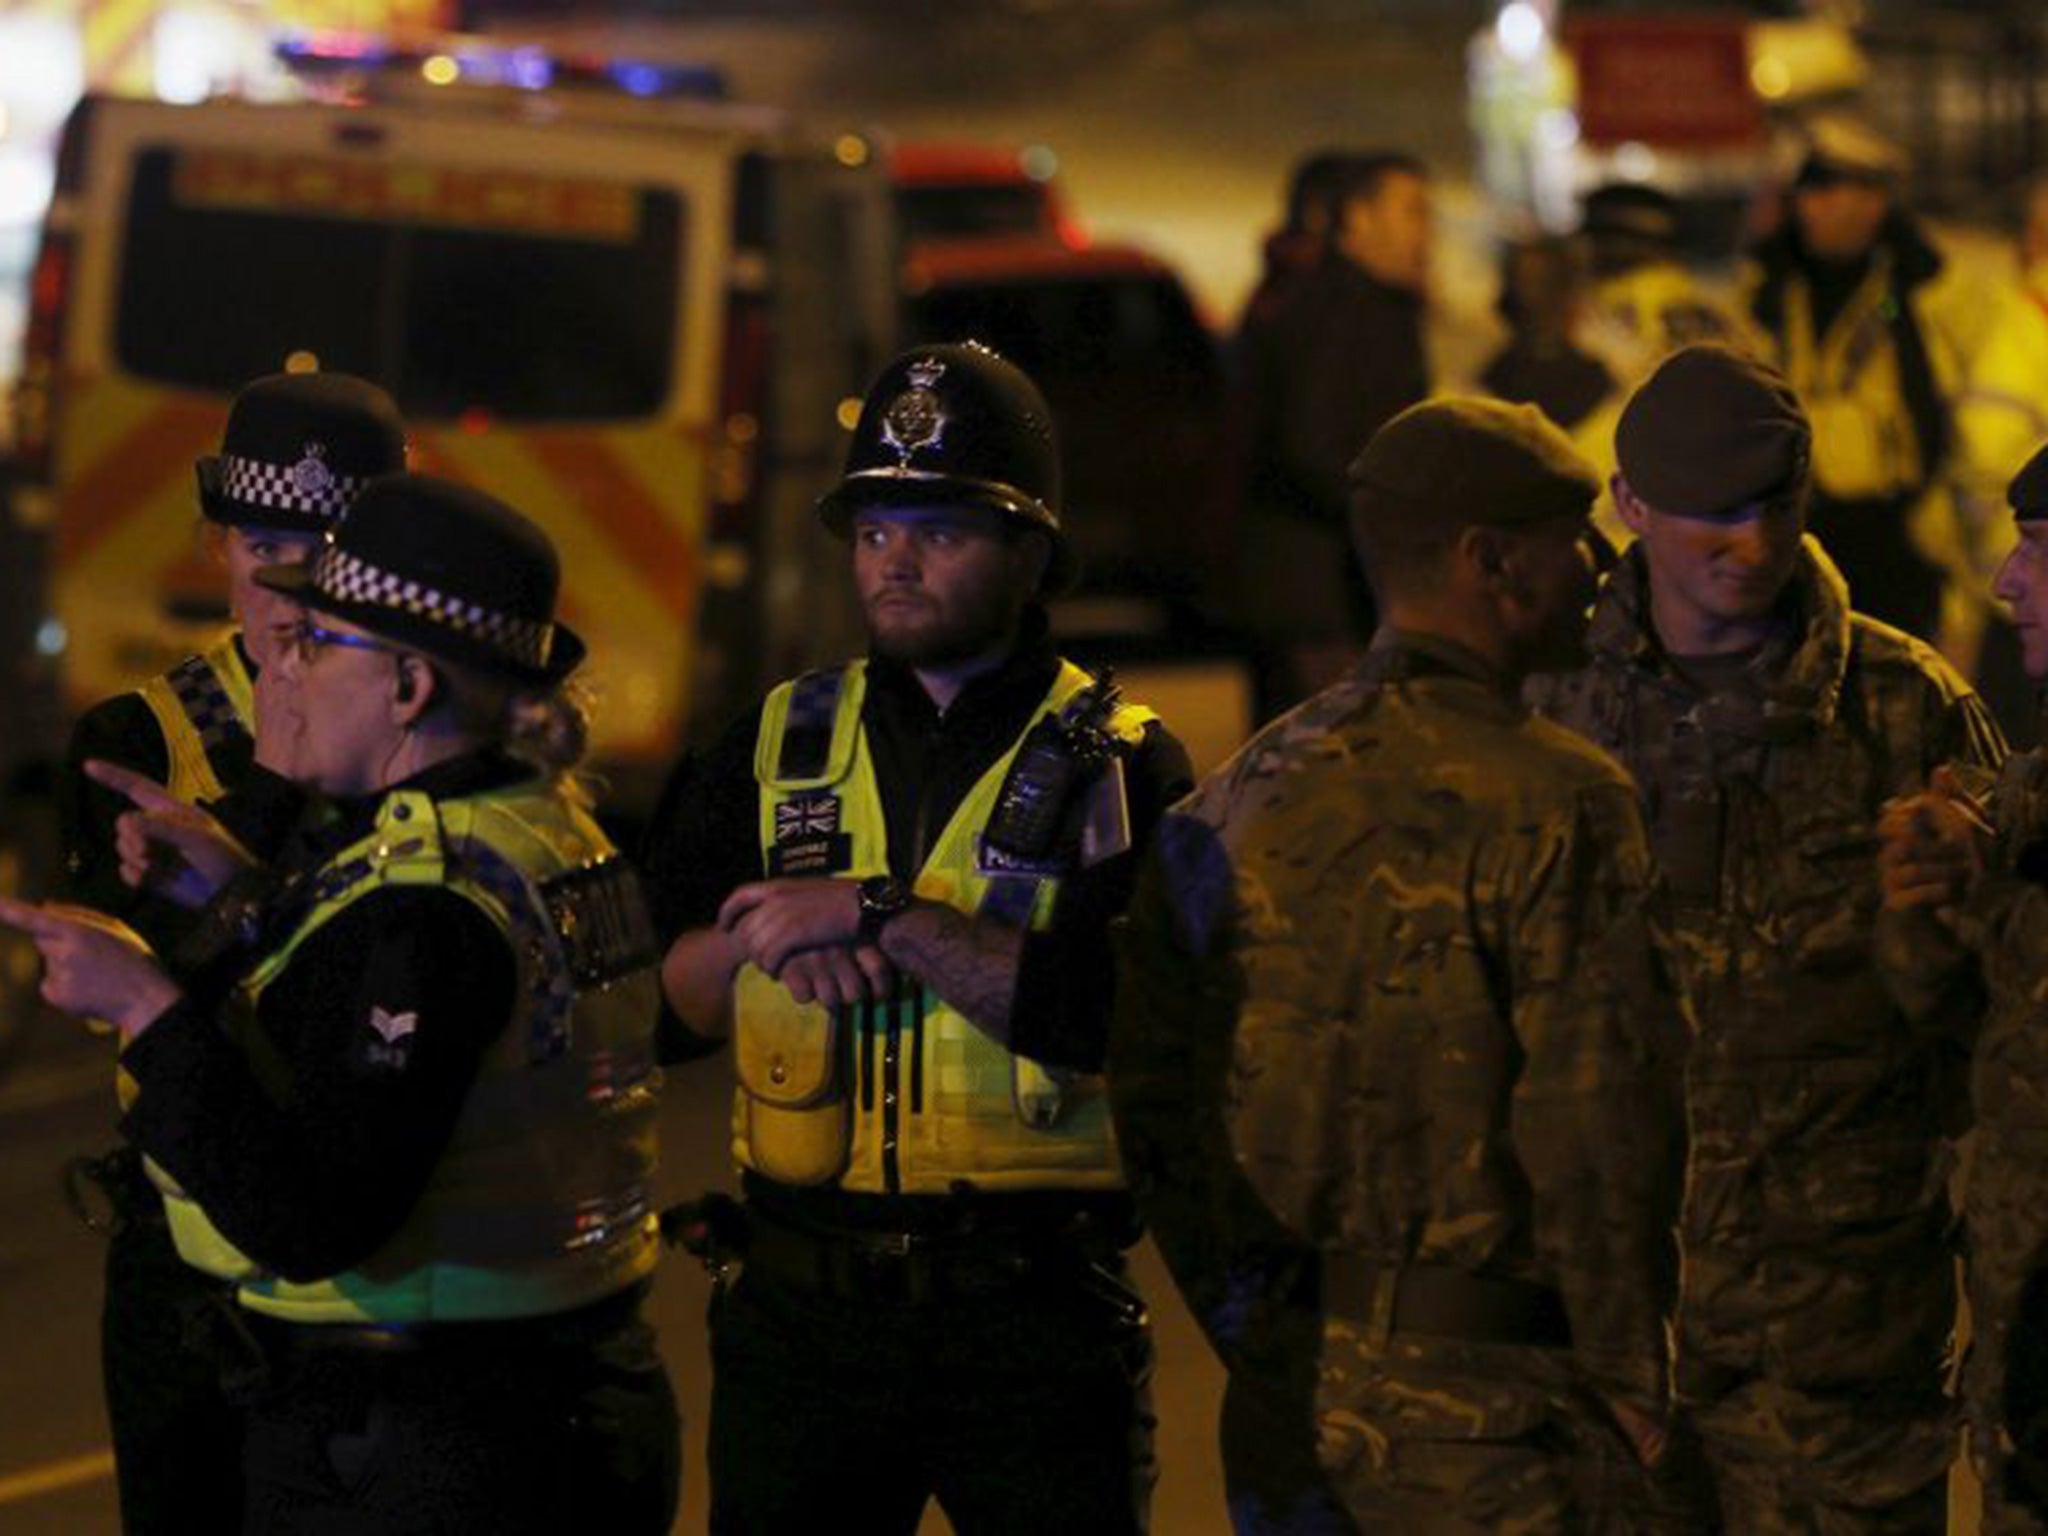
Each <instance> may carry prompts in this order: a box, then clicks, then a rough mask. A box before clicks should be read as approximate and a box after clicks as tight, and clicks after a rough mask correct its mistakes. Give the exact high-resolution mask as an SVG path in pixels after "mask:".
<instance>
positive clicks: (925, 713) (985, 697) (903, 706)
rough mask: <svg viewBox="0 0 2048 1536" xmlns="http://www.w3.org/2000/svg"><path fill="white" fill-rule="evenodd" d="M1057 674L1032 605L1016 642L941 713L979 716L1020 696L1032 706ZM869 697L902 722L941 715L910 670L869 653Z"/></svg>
mask: <svg viewBox="0 0 2048 1536" xmlns="http://www.w3.org/2000/svg"><path fill="white" fill-rule="evenodd" d="M1059 669H1060V655H1059V648H1058V647H1057V646H1056V645H1054V644H1053V639H1052V631H1051V627H1050V625H1049V624H1048V622H1047V619H1046V615H1045V610H1044V609H1043V608H1041V607H1039V606H1038V605H1037V604H1035V603H1034V604H1033V605H1032V606H1030V607H1029V608H1027V609H1025V610H1024V617H1023V621H1022V627H1021V629H1020V630H1019V631H1018V635H1017V643H1016V645H1015V646H1014V647H1013V648H1012V649H1011V651H1010V653H1009V654H1008V655H1007V656H1005V657H1004V658H1003V659H1002V660H1001V661H1000V662H998V663H997V664H996V665H995V666H993V667H991V668H989V670H988V671H986V672H981V673H977V674H976V675H975V676H973V677H971V678H969V679H968V680H967V682H966V683H965V685H963V686H962V688H961V689H960V692H959V693H958V694H957V695H955V696H954V699H953V702H952V704H951V705H950V706H948V707H947V708H946V710H945V711H944V713H945V715H946V716H947V717H948V718H960V717H963V716H969V715H982V714H986V713H988V712H989V711H990V710H1000V709H1002V708H1003V707H1004V705H1005V703H1006V702H1008V703H1012V704H1014V703H1015V702H1016V701H1017V700H1019V699H1021V698H1022V697H1023V696H1024V695H1027V694H1028V695H1029V696H1030V698H1029V702H1030V704H1032V705H1036V704H1037V703H1038V701H1039V700H1040V699H1041V698H1043V697H1044V696H1045V691H1046V689H1048V688H1050V687H1051V686H1052V680H1053V678H1054V676H1056V675H1057V674H1058V672H1059ZM868 697H869V698H870V699H871V700H875V701H877V702H878V703H879V702H886V703H887V704H888V705H889V706H890V707H891V708H892V709H893V710H894V711H895V713H896V714H897V715H899V716H900V717H901V718H903V719H906V720H936V719H937V718H938V717H939V715H940V713H941V711H940V709H939V707H938V706H937V705H936V704H934V703H933V702H932V697H931V695H930V694H928V693H926V692H925V688H924V684H923V683H922V682H920V681H918V676H917V671H916V669H915V668H914V667H910V666H906V665H905V664H904V663H902V662H900V661H891V660H890V659H889V658H888V657H886V656H882V655H879V654H877V653H876V652H874V651H872V650H871V651H869V653H868Z"/></svg>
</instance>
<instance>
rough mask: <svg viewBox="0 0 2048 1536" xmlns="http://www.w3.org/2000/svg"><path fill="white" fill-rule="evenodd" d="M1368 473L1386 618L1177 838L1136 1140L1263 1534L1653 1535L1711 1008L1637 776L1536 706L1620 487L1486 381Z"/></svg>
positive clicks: (1162, 850) (1150, 982) (1160, 896)
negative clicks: (1653, 1494) (1650, 1497)
mask: <svg viewBox="0 0 2048 1536" xmlns="http://www.w3.org/2000/svg"><path fill="white" fill-rule="evenodd" d="M1351 480H1352V497H1353V500H1352V521H1353V532H1354V535H1355V537H1356V539H1357V542H1358V544H1359V548H1360V551H1361V553H1362V555H1363V557H1364V559H1365V561H1366V564H1367V567H1368V568H1369V569H1370V570H1372V572H1373V574H1374V582H1375V585H1376V588H1377V590H1378V594H1379V596H1380V598H1381V600H1382V602H1383V605H1384V611H1385V613H1386V615H1387V623H1386V626H1385V627H1383V628H1382V629H1381V631H1380V633H1379V635H1378V636H1377V637H1376V638H1375V640H1374V642H1373V645H1372V648H1371V650H1370V651H1369V652H1368V653H1367V655H1366V657H1365V659H1364V660H1363V661H1362V662H1361V663H1360V664H1359V666H1358V667H1357V669H1356V670H1355V671H1354V672H1353V673H1352V674H1351V675H1350V676H1349V677H1347V678H1346V679H1344V680H1343V681H1341V682H1339V683H1338V684H1336V685H1335V686H1333V687H1331V688H1330V689H1328V690H1327V691H1325V692H1323V693H1322V694H1320V695H1318V696H1316V697H1315V698H1313V699H1311V700H1310V701H1308V702H1307V703H1306V704H1304V705H1302V706H1301V707H1300V708H1298V709H1296V710H1295V711H1293V712H1292V713H1291V714H1288V715H1286V716H1284V717H1283V718H1282V719H1280V720H1278V721H1277V722H1275V723H1274V724H1272V725H1271V726H1269V727H1267V728H1266V729H1265V730H1264V731H1263V732H1261V733H1260V734H1259V735H1258V736H1257V737H1255V738H1254V739H1253V740H1252V741H1251V742H1250V743H1249V744H1248V745H1247V746H1246V747H1244V748H1243V749H1242V750H1241V751H1240V752H1239V753H1238V754H1237V755H1236V756H1235V757H1234V758H1232V759H1231V760H1230V761H1229V762H1228V763H1226V764H1225V765H1224V766H1223V767H1222V768H1220V769H1218V770H1217V771H1216V772H1215V773H1214V774H1212V775H1211V776H1210V777H1209V778H1208V779H1207V780H1206V781H1205V782H1204V783H1203V785H1202V786H1201V788H1200V789H1199V790H1197V792H1196V793H1195V795H1194V796H1193V797H1192V798H1190V799H1189V800H1186V801H1184V802H1182V804H1181V805H1180V806H1179V807H1177V808H1176V810H1175V811H1174V813H1173V814H1171V815H1170V816H1169V817H1168V818H1167V821H1166V822H1165V823H1164V824H1163V825H1162V828H1161V830H1160V833H1159V840H1158V845H1157V848H1156V851H1155V854H1154V856H1153V857H1152V859H1151V861H1150V864H1149V867H1148V869H1147V871H1146V873H1145V875H1144V876H1143V878H1142V880H1141V883H1140V894H1139V896H1138V898H1137V900H1136V902H1135V903H1134V905H1133V907H1132V909H1131V917H1130V921H1129V923H1128V925H1127V932H1126V934H1125V937H1124V946H1123V956H1122V958H1123V965H1122V969H1121V971H1120V973H1119V982H1118V988H1117V998H1118V1018H1117V1026H1116V1029H1115V1030H1114V1032H1113V1036H1112V1046H1111V1059H1110V1084H1111V1094H1112V1099H1113V1103H1114V1106H1115V1111H1116V1116H1117V1122H1116V1123H1117V1133H1118V1137H1119V1144H1120V1146H1121V1148H1122V1151H1123V1154H1124V1158H1125V1163H1126V1167H1127V1170H1128V1172H1129V1174H1130V1179H1131V1184H1132V1187H1133V1190H1134V1192H1135V1193H1136V1194H1137V1196H1138V1198H1139V1201H1140V1205H1141V1208H1142V1210H1143V1212H1144V1215H1145V1216H1146V1218H1147V1221H1148V1223H1149V1224H1150V1226H1151V1229H1152V1231H1153V1233H1154V1235H1155V1236H1156V1238H1157V1239H1158V1242H1159V1246H1160V1249H1161V1251H1162V1253H1163V1254H1164V1256H1165V1258H1166V1261H1167V1264H1168V1266H1169V1268H1170V1269H1171V1270H1172V1272H1173V1275H1174V1278H1175V1280H1176V1282H1177V1283H1178V1284H1179V1286H1180V1288H1181V1290H1182V1292H1183V1294H1184V1295H1185V1296H1186V1298H1187V1300H1188V1303H1189V1305H1190V1307H1191V1308H1192V1310H1193V1312H1194V1315H1195V1317H1196V1318H1197V1320H1198V1321H1199V1322H1200V1323H1201V1325H1202V1327H1203V1328H1204V1330H1205V1332H1206V1333H1207V1335H1208V1337H1209V1339H1210V1341H1211V1342H1212V1344H1213V1345H1214V1347H1215V1348H1216V1350H1217V1351H1218V1353H1219V1355H1220V1356H1221V1357H1222V1359H1223V1361H1224V1364H1225V1365H1226V1367H1227V1368H1228V1370H1229V1372H1230V1385H1229V1390H1228V1392H1227V1394H1226V1398H1225V1406H1224V1431H1223V1440H1224V1458H1225V1467H1226V1483H1227V1486H1228V1491H1229V1496H1230V1500H1231V1513H1232V1518H1233V1520H1234V1522H1235V1524H1236V1527H1237V1529H1238V1530H1239V1531H1240V1532H1248V1531H1265V1530H1287V1531H1290V1532H1300V1531H1312V1530H1331V1531H1346V1530H1352V1529H1366V1530H1375V1531H1377V1530H1398V1531H1403V1532H1431V1533H1433V1532H1459V1533H1469V1532H1481V1531H1498V1530H1514V1531H1527V1532H1550V1531H1556V1532H1563V1531H1580V1530H1588V1529H1640V1528H1641V1523H1640V1522H1634V1523H1630V1521H1629V1519H1628V1517H1625V1516H1623V1515H1622V1514H1621V1513H1620V1510H1621V1508H1623V1507H1625V1506H1624V1505H1623V1495H1624V1494H1629V1495H1631V1496H1633V1495H1634V1493H1635V1491H1636V1490H1637V1487H1638V1485H1639V1484H1640V1482H1641V1472H1640V1463H1643V1462H1654V1461H1656V1460H1658V1459H1660V1457H1661V1456H1662V1454H1663V1451H1664V1446H1665V1424H1666V1410H1667V1385H1668V1384H1667V1370H1666V1359H1667V1352H1666V1322H1667V1316H1668V1314H1669V1311H1670V1308H1671V1306H1672V1303H1673V1297H1674V1286H1675V1251H1674V1248H1673V1244H1672V1241H1671V1234H1672V1225H1673V1221H1674V1218H1675V1216H1676V1212H1677V1200H1678V1193H1679V1186H1680V1178H1681V1165H1682V1161H1683V1140H1684V1131H1683V1123H1682V1119H1681V1114H1680V1091H1679V1075H1680V1071H1681V1061H1682V1056H1683V1051H1684V1046H1685V1034H1686V1024H1685V1016H1684V1010H1683V1004H1682V1002H1681V1000H1680V998H1679V995H1678V993H1677V991H1676V990H1675V982H1674V980H1673V977H1674V975H1675V971H1674V964H1675V961H1674V960H1673V958H1672V957H1671V956H1670V954H1669V952H1668V939H1667V936H1666V934H1665V932H1664V931H1663V929H1662V927H1661V926H1660V919H1659V917H1658V914H1657V909H1656V906H1655V904H1654V900H1653V892H1654V879H1653V874H1652V869H1651V864H1650V858H1649V851H1648V845H1647V842H1646V839H1645V835H1644V831H1643V825H1642V819H1641V815H1640V812H1639V811H1638V809H1637V807H1636V803H1635V796H1634V793H1633V789H1632V787H1631V786H1630V785H1629V783H1628V781H1627V779H1626V778H1625V777H1624V776H1623V775H1622V773H1621V772H1620V770H1619V769H1618V768H1617V767H1616V765H1615V764H1614V763H1613V761H1612V760H1611V759H1609V758H1608V757H1607V756H1606V755H1605V754H1604V753H1601V752H1598V751H1596V750H1594V749H1592V748H1591V747H1589V746H1587V745H1586V744H1585V743H1584V742H1582V741H1581V740H1579V739H1578V738H1576V737H1574V736H1572V735H1570V734H1569V733H1567V732H1565V731H1562V730H1560V729H1558V728H1556V727H1555V726H1552V725H1551V724H1549V723H1548V722H1545V721H1543V720H1539V719H1535V718H1533V717H1531V716H1530V714H1529V713H1528V711H1527V710H1526V709H1525V708H1524V707H1523V706H1522V704H1521V702H1520V700H1519V699H1518V697H1517V689H1518V687H1519V684H1520V680H1521V678H1522V677H1523V675H1524V674H1525V673H1526V672H1528V671H1529V670H1530V669H1531V668H1533V667H1537V666H1542V665H1550V666H1556V665H1559V664H1561V663H1563V662H1564V661H1565V660H1566V658H1569V657H1571V656H1574V655H1576V654H1578V653H1579V642H1580V639H1581V637H1582V635H1583V631H1584V625H1585V609H1586V605H1587V602H1588V601H1589V599H1590V597H1591V594H1592V565H1591V557H1590V550H1589V547H1588V542H1587V530H1588V522H1587V515H1588V512H1589V510H1590V507H1591V504H1592V499H1593V492H1594V489H1595V482H1594V479H1593V475H1592V472H1591V470H1590V468H1589V467H1587V466H1586V465H1585V463H1584V461H1583V460H1581V459H1579V457H1578V456H1577V455H1576V454H1575V453H1574V452H1573V451H1572V450H1571V447H1570V444H1569V443H1568V442H1567V441H1566V440H1565V438H1564V437H1563V435H1562V434H1561V433H1560V432H1559V431H1558V430H1557V429H1556V428H1555V427H1553V426H1551V425H1550V424H1549V423H1548V422H1546V421H1545V420H1544V419H1543V417H1542V416H1541V415H1540V414H1539V413H1537V412H1536V411H1535V410H1534V408H1532V407H1528V406H1521V407H1513V406H1507V405H1503V404H1499V403H1495V402H1481V401H1473V400H1438V401H1431V402H1427V403H1425V404H1422V405H1418V406H1415V407H1412V408H1411V409H1410V410H1408V411H1406V412H1404V413H1402V414H1401V415H1400V416H1398V417H1396V418H1395V419H1394V420H1393V421H1392V422H1390V423H1389V424H1388V425H1387V426H1386V427H1384V428H1383V429H1381V431H1380V432H1379V433H1377V434H1376V435H1375V436H1374V438H1373V440H1372V442H1371V443H1370V444H1369V445H1368V446H1367V448H1366V450H1365V452H1364V453H1363V454H1362V455H1361V456H1360V457H1359V458H1358V460H1357V462H1356V463H1355V464H1354V465H1353V467H1352V471H1351Z"/></svg>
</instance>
